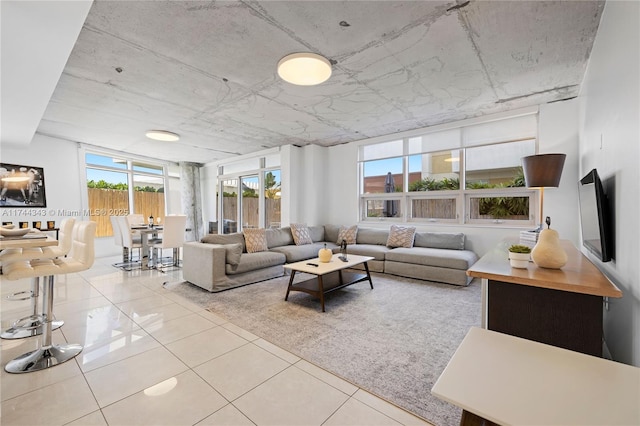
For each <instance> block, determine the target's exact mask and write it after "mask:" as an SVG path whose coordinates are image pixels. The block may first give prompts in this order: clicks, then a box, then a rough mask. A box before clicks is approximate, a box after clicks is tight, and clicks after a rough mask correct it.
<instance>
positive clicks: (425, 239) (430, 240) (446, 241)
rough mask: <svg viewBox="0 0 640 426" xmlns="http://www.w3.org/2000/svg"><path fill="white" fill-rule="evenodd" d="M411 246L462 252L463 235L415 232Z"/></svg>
mask: <svg viewBox="0 0 640 426" xmlns="http://www.w3.org/2000/svg"><path fill="white" fill-rule="evenodd" d="M413 246H414V247H429V248H441V249H449V250H464V234H463V233H450V232H417V233H416V237H415V240H414V242H413Z"/></svg>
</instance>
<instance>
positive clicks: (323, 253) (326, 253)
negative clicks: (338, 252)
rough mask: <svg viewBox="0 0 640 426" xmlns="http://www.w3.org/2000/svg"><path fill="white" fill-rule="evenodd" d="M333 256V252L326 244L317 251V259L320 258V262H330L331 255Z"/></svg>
mask: <svg viewBox="0 0 640 426" xmlns="http://www.w3.org/2000/svg"><path fill="white" fill-rule="evenodd" d="M332 256H333V252H332V251H331V249H328V248H327V245H326V244H325V245H324V248H321V249H320V250H319V251H318V259H319V260H320V262H322V263H328V262H331V257H332Z"/></svg>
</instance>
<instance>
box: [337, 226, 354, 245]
mask: <svg viewBox="0 0 640 426" xmlns="http://www.w3.org/2000/svg"><path fill="white" fill-rule="evenodd" d="M357 234H358V225H353V226H348V227H347V226H341V227H340V230H339V231H338V241H336V244H338V245H340V244H342V240H347V244H355V243H356V235H357Z"/></svg>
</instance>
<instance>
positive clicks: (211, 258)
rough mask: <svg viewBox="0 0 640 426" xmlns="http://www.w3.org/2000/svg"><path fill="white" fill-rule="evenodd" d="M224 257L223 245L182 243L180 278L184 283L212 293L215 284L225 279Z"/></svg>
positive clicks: (225, 254) (225, 252) (225, 253)
mask: <svg viewBox="0 0 640 426" xmlns="http://www.w3.org/2000/svg"><path fill="white" fill-rule="evenodd" d="M226 257H227V251H226V249H225V246H224V245H221V244H206V243H200V242H188V243H184V246H183V260H182V276H183V278H184V279H185V280H186V281H189V282H190V283H192V284H195V285H197V286H198V287H202V288H204V289H205V290H209V291H212V290H213V287H214V284H215V283H216V282H220V281H224V280H225V279H226V273H225V263H226Z"/></svg>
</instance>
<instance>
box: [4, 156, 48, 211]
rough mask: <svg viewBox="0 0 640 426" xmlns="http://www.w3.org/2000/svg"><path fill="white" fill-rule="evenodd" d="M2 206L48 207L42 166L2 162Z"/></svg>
mask: <svg viewBox="0 0 640 426" xmlns="http://www.w3.org/2000/svg"><path fill="white" fill-rule="evenodd" d="M0 188H1V189H0V207H47V198H46V196H45V185H44V169H43V168H42V167H33V166H24V165H19V164H7V163H0Z"/></svg>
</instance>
